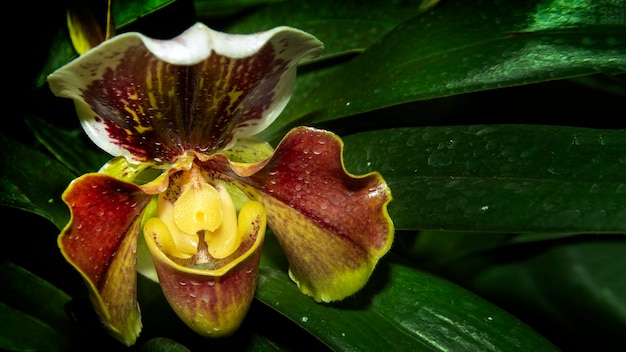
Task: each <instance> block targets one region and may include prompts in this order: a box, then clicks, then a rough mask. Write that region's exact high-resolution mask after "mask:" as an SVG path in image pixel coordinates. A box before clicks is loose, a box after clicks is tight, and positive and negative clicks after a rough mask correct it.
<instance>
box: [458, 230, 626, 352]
mask: <svg viewBox="0 0 626 352" xmlns="http://www.w3.org/2000/svg"><path fill="white" fill-rule="evenodd" d="M624 251H626V241H625V240H624V238H623V237H622V236H608V235H607V236H598V235H594V236H579V237H576V238H569V239H567V240H559V241H553V242H551V243H546V242H543V243H542V245H541V246H537V245H536V244H527V245H514V246H509V247H508V248H500V249H499V250H498V251H493V252H491V253H482V254H481V255H480V256H481V257H482V258H490V259H491V260H490V263H491V265H487V266H483V267H482V268H481V269H482V270H477V271H475V272H474V273H471V274H469V275H468V274H467V273H466V275H465V280H464V281H465V282H466V284H467V285H468V286H469V287H471V289H472V290H475V291H476V292H479V293H480V294H481V295H483V296H484V297H487V298H488V299H490V300H492V301H493V302H495V303H497V304H499V305H500V306H502V307H504V308H505V309H507V310H509V311H511V312H514V313H515V314H518V316H520V317H521V318H523V319H524V320H525V321H528V322H529V323H531V324H533V326H536V327H537V328H538V329H541V331H542V333H544V334H545V335H546V336H548V337H549V338H551V339H552V340H553V341H555V342H557V343H558V345H559V346H560V347H562V348H563V349H564V350H592V349H593V350H596V349H597V350H610V349H613V348H614V346H617V345H620V344H621V343H622V340H623V339H622V335H623V332H624V331H626V283H625V281H624V271H625V270H626V258H625V257H624V255H623V253H624ZM458 264H459V263H458V262H457V263H456V265H453V266H451V267H450V268H449V269H452V268H455V267H456V268H459V267H460V266H459V265H458Z"/></svg>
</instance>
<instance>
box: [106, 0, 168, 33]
mask: <svg viewBox="0 0 626 352" xmlns="http://www.w3.org/2000/svg"><path fill="white" fill-rule="evenodd" d="M173 2H174V0H132V1H128V0H126V1H124V2H120V1H112V2H111V4H112V6H113V17H114V19H115V27H116V28H122V27H124V26H127V25H129V24H130V23H133V22H135V21H136V20H137V19H138V18H141V17H143V16H148V15H150V14H151V13H154V12H156V11H158V10H160V9H162V8H163V7H165V6H167V5H169V4H171V3H173Z"/></svg>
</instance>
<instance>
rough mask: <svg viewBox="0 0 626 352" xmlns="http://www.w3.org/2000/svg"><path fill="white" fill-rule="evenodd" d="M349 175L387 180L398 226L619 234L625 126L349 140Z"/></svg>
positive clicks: (625, 188)
mask: <svg viewBox="0 0 626 352" xmlns="http://www.w3.org/2000/svg"><path fill="white" fill-rule="evenodd" d="M344 142H345V144H346V147H345V153H344V161H345V164H346V168H347V169H348V171H350V172H352V173H355V174H362V173H366V172H369V171H373V170H377V171H379V172H381V174H382V175H383V177H384V178H385V179H386V181H387V182H388V184H389V186H390V188H391V191H392V195H393V200H392V201H391V203H390V205H389V213H390V215H391V218H392V219H393V221H394V223H395V225H396V227H397V228H398V229H421V230H425V229H433V230H439V229H441V230H453V231H482V232H543V231H551V232H570V233H585V232H624V231H625V230H626V209H625V208H624V206H623V205H624V204H626V182H624V174H625V172H626V158H625V157H624V156H625V155H626V130H595V129H587V128H575V127H560V126H541V125H491V126H479V125H476V126H444V127H424V128H397V129H388V130H378V131H371V132H364V133H359V134H355V135H350V136H347V137H345V138H344Z"/></svg>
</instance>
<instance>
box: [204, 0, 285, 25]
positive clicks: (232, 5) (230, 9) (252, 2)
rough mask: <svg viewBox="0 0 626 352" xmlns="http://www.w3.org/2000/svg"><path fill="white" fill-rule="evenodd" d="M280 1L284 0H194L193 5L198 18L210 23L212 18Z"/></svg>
mask: <svg viewBox="0 0 626 352" xmlns="http://www.w3.org/2000/svg"><path fill="white" fill-rule="evenodd" d="M282 1H284V0H194V1H193V5H194V8H195V9H196V16H197V17H198V19H199V20H200V21H204V22H205V23H210V22H211V21H210V20H213V19H219V18H223V17H226V16H235V15H237V14H240V13H242V12H245V11H247V10H250V9H252V8H254V7H258V6H261V5H267V4H271V3H274V2H282ZM238 22H239V21H238Z"/></svg>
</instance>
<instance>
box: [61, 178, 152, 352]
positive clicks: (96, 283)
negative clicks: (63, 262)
mask: <svg viewBox="0 0 626 352" xmlns="http://www.w3.org/2000/svg"><path fill="white" fill-rule="evenodd" d="M150 198H151V196H150V195H147V194H145V193H144V192H142V191H141V190H140V189H139V188H138V187H137V186H135V185H133V184H130V183H126V182H123V181H119V180H117V179H115V178H112V177H109V176H106V175H102V174H86V175H83V176H82V177H80V178H78V179H76V180H74V181H73V182H72V183H71V184H70V186H69V187H68V189H67V190H66V191H65V192H64V193H63V200H64V201H65V202H66V203H67V204H68V205H69V207H70V210H71V215H72V218H71V220H70V222H69V223H68V225H67V226H66V227H65V229H64V230H63V232H62V233H61V234H60V235H59V238H58V244H59V247H60V248H61V252H62V253H63V255H64V256H65V258H66V259H67V260H68V261H69V262H70V263H71V264H72V265H73V266H74V267H75V268H76V269H77V270H78V271H79V272H80V273H81V275H82V276H83V279H84V280H85V281H86V282H87V287H88V289H89V292H90V295H91V300H92V303H93V305H94V307H95V309H96V311H97V313H98V315H99V318H100V320H101V322H102V323H103V324H104V326H105V327H106V328H107V329H108V330H109V331H110V333H111V334H112V335H113V336H114V337H116V338H117V339H118V340H120V341H122V342H123V343H125V344H127V345H132V344H134V343H135V340H136V338H137V336H138V334H139V332H140V330H141V318H140V313H139V307H138V306H137V294H136V289H137V282H136V275H137V273H136V270H135V264H136V263H135V258H136V256H135V252H136V246H137V233H138V232H139V225H140V220H141V216H140V215H141V213H142V212H143V209H144V208H145V206H146V205H147V204H148V202H149V201H150Z"/></svg>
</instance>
